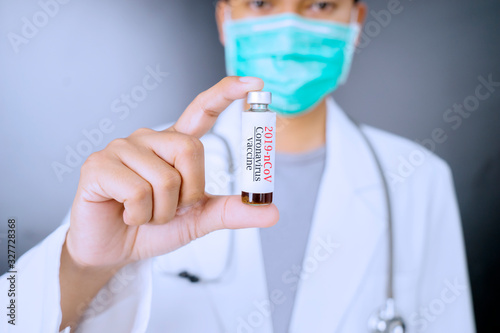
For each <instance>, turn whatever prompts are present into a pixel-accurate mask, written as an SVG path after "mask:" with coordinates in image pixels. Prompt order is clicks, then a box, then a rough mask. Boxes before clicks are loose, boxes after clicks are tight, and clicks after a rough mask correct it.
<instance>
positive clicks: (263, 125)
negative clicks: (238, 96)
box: [241, 111, 276, 193]
mask: <svg viewBox="0 0 500 333" xmlns="http://www.w3.org/2000/svg"><path fill="white" fill-rule="evenodd" d="M241 120H242V148H243V149H242V159H243V160H242V164H241V166H242V168H241V169H242V172H241V177H242V179H241V190H242V191H244V192H248V193H270V192H273V191H274V155H275V142H276V130H275V129H276V113H275V112H272V111H267V112H243V114H242V119H241Z"/></svg>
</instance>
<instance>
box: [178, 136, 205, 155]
mask: <svg viewBox="0 0 500 333" xmlns="http://www.w3.org/2000/svg"><path fill="white" fill-rule="evenodd" d="M180 145H181V147H180V148H181V149H182V151H183V152H184V153H185V154H196V155H199V154H200V153H201V152H202V151H203V149H204V148H203V143H201V141H200V140H199V139H198V138H196V137H194V136H191V135H186V136H185V137H184V139H183V140H182V142H181V143H180Z"/></svg>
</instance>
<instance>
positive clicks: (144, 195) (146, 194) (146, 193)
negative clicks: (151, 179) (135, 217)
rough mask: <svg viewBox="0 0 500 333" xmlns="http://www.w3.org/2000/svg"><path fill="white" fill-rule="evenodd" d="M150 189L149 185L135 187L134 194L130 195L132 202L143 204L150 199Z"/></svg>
mask: <svg viewBox="0 0 500 333" xmlns="http://www.w3.org/2000/svg"><path fill="white" fill-rule="evenodd" d="M151 193H152V189H151V186H150V185H149V184H146V183H144V184H141V185H137V186H136V187H135V188H134V192H133V193H132V194H131V199H132V200H133V201H134V202H143V201H145V200H148V199H150V198H151Z"/></svg>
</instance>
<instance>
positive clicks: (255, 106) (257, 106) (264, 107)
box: [250, 104, 267, 111]
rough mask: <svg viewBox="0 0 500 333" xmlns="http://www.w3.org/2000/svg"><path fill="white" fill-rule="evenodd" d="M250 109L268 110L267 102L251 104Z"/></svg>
mask: <svg viewBox="0 0 500 333" xmlns="http://www.w3.org/2000/svg"><path fill="white" fill-rule="evenodd" d="M250 110H252V111H266V110H267V104H250Z"/></svg>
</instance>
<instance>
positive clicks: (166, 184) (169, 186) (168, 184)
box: [159, 169, 182, 191]
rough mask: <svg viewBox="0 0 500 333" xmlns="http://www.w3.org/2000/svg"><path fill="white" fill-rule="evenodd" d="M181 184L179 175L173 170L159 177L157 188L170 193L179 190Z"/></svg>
mask: <svg viewBox="0 0 500 333" xmlns="http://www.w3.org/2000/svg"><path fill="white" fill-rule="evenodd" d="M181 183H182V178H181V175H180V174H179V172H178V171H177V170H175V169H174V170H173V171H171V172H168V173H166V174H165V175H163V177H161V180H160V181H159V186H160V188H162V189H163V190H166V191H171V190H177V189H178V188H180V186H181Z"/></svg>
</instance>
